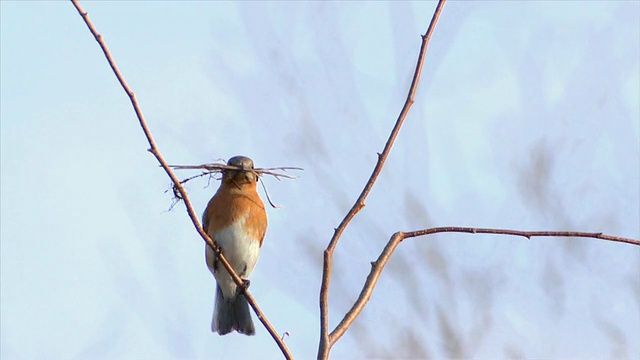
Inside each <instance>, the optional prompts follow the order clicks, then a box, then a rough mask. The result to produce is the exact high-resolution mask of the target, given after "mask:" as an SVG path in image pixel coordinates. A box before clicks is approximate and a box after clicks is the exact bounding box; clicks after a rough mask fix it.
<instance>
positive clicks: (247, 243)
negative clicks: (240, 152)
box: [202, 156, 267, 335]
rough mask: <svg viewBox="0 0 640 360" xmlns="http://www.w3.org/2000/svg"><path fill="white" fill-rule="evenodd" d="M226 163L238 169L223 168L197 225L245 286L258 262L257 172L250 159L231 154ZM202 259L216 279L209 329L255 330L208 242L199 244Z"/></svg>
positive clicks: (261, 214)
mask: <svg viewBox="0 0 640 360" xmlns="http://www.w3.org/2000/svg"><path fill="white" fill-rule="evenodd" d="M227 165H231V166H235V167H237V168H239V169H238V170H231V169H225V170H223V172H222V181H221V183H220V187H219V188H218V190H217V191H216V193H215V195H213V197H212V198H211V200H209V203H208V204H207V207H206V209H205V211H204V213H203V215H202V224H203V229H204V230H205V231H206V232H207V234H208V235H209V237H211V239H213V240H215V242H216V243H217V244H218V245H219V247H220V248H221V251H222V254H223V255H224V257H225V258H226V259H227V260H228V261H229V264H231V266H232V267H233V270H234V271H235V272H236V273H237V274H238V276H240V278H241V279H243V281H244V286H245V288H246V287H248V285H249V280H248V279H247V278H248V276H249V274H251V272H252V271H253V268H254V266H255V265H256V262H257V261H258V255H259V253H260V248H261V246H262V241H263V240H264V236H265V234H266V231H267V213H266V211H265V207H264V203H263V202H262V199H261V198H260V195H258V192H257V190H256V188H257V181H258V174H257V173H256V172H255V171H253V160H251V159H250V158H248V157H246V156H234V157H232V158H231V159H229V161H227ZM205 259H206V263H207V267H208V268H209V271H211V273H212V274H213V276H214V278H215V280H216V296H215V305H214V310H213V319H212V320H211V331H212V332H214V333H215V332H217V333H218V334H219V335H225V334H228V333H230V332H233V331H234V330H235V331H237V332H238V333H240V334H244V335H255V332H256V330H255V327H254V325H253V321H252V319H251V313H250V311H249V303H248V302H247V299H246V298H245V296H244V292H243V290H244V289H240V288H238V286H237V285H236V283H235V282H234V281H233V279H232V278H231V275H229V272H228V271H227V270H226V269H225V268H224V266H223V265H222V264H221V263H220V261H219V260H218V259H217V257H216V253H215V251H214V250H213V249H211V247H210V246H208V245H206V247H205Z"/></svg>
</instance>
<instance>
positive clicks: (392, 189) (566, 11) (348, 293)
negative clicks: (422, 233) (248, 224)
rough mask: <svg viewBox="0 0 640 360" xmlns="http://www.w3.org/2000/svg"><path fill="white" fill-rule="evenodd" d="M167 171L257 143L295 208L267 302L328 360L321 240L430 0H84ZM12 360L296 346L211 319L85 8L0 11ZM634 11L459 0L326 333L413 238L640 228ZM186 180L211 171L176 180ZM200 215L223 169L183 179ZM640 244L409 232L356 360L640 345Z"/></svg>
mask: <svg viewBox="0 0 640 360" xmlns="http://www.w3.org/2000/svg"><path fill="white" fill-rule="evenodd" d="M83 6H84V7H85V10H87V11H88V12H89V16H90V17H91V19H92V20H93V21H94V24H95V25H96V26H97V28H98V30H99V31H100V32H101V33H102V35H103V36H104V38H105V40H106V42H107V44H108V46H109V47H110V49H111V51H112V54H113V55H114V57H115V59H116V62H117V64H118V66H119V67H120V69H121V71H122V72H123V74H124V75H125V77H126V79H127V81H128V82H129V84H130V86H131V87H132V88H133V90H134V91H135V93H136V96H137V97H138V100H139V102H140V105H141V107H142V110H143V112H144V114H145V116H146V118H147V121H148V123H149V126H150V128H151V130H152V132H153V134H154V136H155V138H156V141H157V143H158V146H159V149H160V151H161V152H162V153H163V154H164V156H165V157H166V158H167V160H168V161H169V162H170V163H175V164H199V163H205V162H212V161H214V160H216V159H218V158H229V157H231V156H234V155H237V154H243V155H247V156H250V157H251V158H253V160H254V161H255V163H256V164H257V165H258V166H261V167H270V166H301V167H303V168H304V169H305V171H304V173H302V176H301V178H300V179H298V180H296V181H281V182H278V181H275V180H274V179H266V181H265V182H266V185H267V186H268V189H269V193H270V195H271V196H272V198H273V199H274V201H275V202H276V203H277V204H280V205H282V208H280V209H268V216H269V230H268V232H267V237H266V239H265V243H264V245H263V248H262V251H261V258H260V260H259V262H258V265H257V266H256V269H255V271H254V274H253V275H252V277H251V280H252V282H251V291H252V293H253V294H254V296H255V297H256V299H257V300H258V301H259V304H260V305H261V307H262V309H263V310H264V312H265V314H266V315H267V316H268V317H269V319H270V321H271V322H272V323H273V325H274V326H275V327H276V328H277V329H278V330H279V331H280V332H285V331H287V332H289V333H290V336H289V337H287V339H286V342H287V344H288V346H289V347H290V349H291V351H292V352H293V354H294V355H295V356H296V357H297V358H301V359H303V358H310V357H314V356H315V354H316V349H317V343H318V334H319V320H318V288H319V283H320V275H321V260H322V250H323V249H324V247H326V244H327V243H328V241H329V239H330V237H331V235H332V229H333V228H334V227H336V226H337V225H338V223H339V222H340V220H341V219H342V217H343V216H344V214H345V213H346V211H347V210H348V209H349V207H350V206H351V205H352V204H353V202H354V201H355V199H356V197H357V196H358V194H359V193H360V191H361V189H362V186H363V185H364V183H365V182H366V179H367V178H368V176H369V174H370V172H371V169H372V168H373V166H374V164H375V161H376V152H379V151H381V150H382V148H383V145H384V142H385V141H386V138H387V136H388V133H389V131H390V130H391V127H392V126H393V123H394V121H395V118H396V116H397V114H398V112H399V111H400V108H401V106H402V103H403V101H404V98H405V96H406V92H407V89H408V86H409V83H410V79H411V75H412V72H413V67H414V65H415V59H416V56H417V54H418V50H419V46H420V34H422V33H424V31H425V30H426V28H427V26H428V23H429V20H430V18H431V14H432V12H433V9H434V8H435V2H390V3H386V2H370V3H366V2H348V3H338V2H330V3H320V2H309V3H307V2H277V3H263V2H238V3H236V2H180V3H178V2H130V3H129V2H84V3H83ZM0 10H1V20H2V21H1V25H0V26H1V27H0V30H1V32H0V36H1V56H2V57H1V62H0V69H1V80H2V81H1V84H0V90H1V107H0V115H1V122H0V126H1V129H0V130H1V131H0V136H1V137H0V140H1V142H0V150H1V152H0V156H1V158H0V159H1V162H0V166H1V168H0V169H1V182H0V185H1V193H0V195H1V207H0V216H1V217H0V220H1V227H0V234H1V251H0V254H1V255H0V260H1V261H0V270H1V272H0V279H1V283H0V290H1V292H0V305H1V329H0V330H1V333H0V340H1V349H0V356H1V357H2V358H3V359H39V358H48V359H99V358H104V359H141V358H145V359H150V358H151V359H175V358H193V359H196V358H212V357H213V358H239V359H251V358H278V357H279V356H280V354H279V351H278V349H277V347H276V346H275V344H274V343H273V341H272V340H271V339H270V337H269V336H268V334H267V333H266V331H265V330H264V329H263V328H261V327H258V329H257V334H256V336H255V337H251V338H248V337H244V336H240V335H235V334H234V335H229V336H225V337H219V336H217V335H214V334H211V333H210V330H209V323H210V320H211V312H212V310H213V297H214V289H215V283H214V280H213V278H212V277H211V275H210V274H209V272H208V270H207V268H206V266H205V264H204V244H203V242H202V240H201V239H200V238H199V236H198V235H197V233H196V232H195V231H194V229H193V227H192V225H191V223H190V221H189V219H188V217H187V216H186V214H185V212H184V210H183V207H182V206H181V205H180V206H176V207H175V208H174V209H173V210H172V211H167V210H168V208H169V206H170V205H171V200H172V199H171V194H170V193H165V190H166V189H168V187H169V180H168V178H167V177H166V175H165V174H164V173H163V172H162V171H161V169H159V168H158V166H157V164H156V162H155V160H154V158H153V157H152V156H151V155H150V154H149V153H148V152H147V151H146V149H147V147H148V145H147V144H146V141H145V138H144V136H143V134H142V132H141V130H140V128H139V126H138V124H137V121H136V118H135V115H134V112H133V111H132V109H131V107H130V104H129V102H128V98H127V97H126V95H125V94H124V92H123V91H122V89H121V88H120V86H119V84H118V83H117V81H116V79H115V77H114V76H113V74H112V73H111V70H110V69H109V67H108V65H107V63H106V61H105V59H104V57H103V55H102V53H101V51H100V50H99V48H98V45H97V43H96V42H95V41H94V39H93V38H92V37H91V35H90V34H89V32H88V30H87V29H86V27H85V25H84V23H83V22H82V19H81V18H80V17H79V16H78V14H77V13H76V11H75V9H74V8H73V6H72V5H71V3H69V2H18V1H2V2H0ZM639 29H640V3H639V2H637V1H620V2H616V1H608V2H604V1H603V2H598V1H593V2H571V1H564V2H534V1H526V2H524V1H523V2H516V1H514V2H482V1H479V2H450V3H448V4H447V5H446V6H445V9H444V12H443V14H442V17H441V19H440V23H439V24H438V27H437V29H436V33H435V35H434V37H433V39H432V42H431V45H430V48H429V52H428V54H427V59H426V62H425V67H424V72H423V76H422V81H421V83H420V87H419V90H418V93H417V95H416V99H415V100H416V102H415V104H414V106H413V108H412V110H411V112H410V114H409V116H408V118H407V121H406V123H405V125H404V127H403V129H402V131H401V133H400V135H399V137H398V139H397V143H396V145H395V147H394V149H393V151H392V153H391V155H390V157H389V159H388V162H387V165H386V166H385V168H384V170H383V173H382V175H381V177H380V179H379V181H378V183H377V184H376V186H375V187H374V189H373V191H372V193H371V195H370V197H369V199H368V201H367V206H366V207H365V209H364V210H363V211H362V212H361V213H360V214H359V215H358V217H357V218H356V219H355V220H354V221H353V223H352V225H351V227H350V228H349V229H348V230H347V231H346V232H345V234H344V235H343V239H342V242H341V243H340V245H339V246H338V249H337V251H336V254H335V268H334V275H333V278H332V283H331V285H332V288H331V293H330V303H331V308H330V322H331V324H332V326H335V324H337V323H338V322H339V320H340V319H341V316H342V315H343V314H344V313H345V311H346V310H347V309H348V308H349V307H350V304H351V303H352V302H353V300H354V299H355V297H356V296H357V294H358V293H359V290H360V288H361V286H362V284H363V282H364V279H365V277H366V274H367V273H368V271H369V266H370V265H369V263H370V261H372V260H374V259H375V258H376V257H377V255H378V254H379V252H380V251H381V249H382V247H383V246H384V244H385V243H386V241H387V240H388V239H389V237H390V236H391V235H392V234H393V233H394V232H396V231H399V230H405V231H409V230H417V229H422V228H428V227H438V226H477V227H495V228H512V229H522V230H581V231H594V232H604V233H607V234H611V235H618V236H625V237H632V238H635V239H638V238H640V100H639V99H640V65H639V64H640V30H639ZM180 175H181V176H182V177H187V176H189V175H190V173H181V174H180ZM187 188H188V191H189V193H190V196H191V199H192V201H193V203H194V206H195V207H196V210H197V211H199V212H200V211H202V210H203V209H204V206H205V205H206V202H207V201H208V199H209V198H210V197H211V196H212V194H213V193H214V192H215V189H216V188H217V184H211V185H210V186H209V187H206V182H204V181H203V182H200V183H197V182H191V183H189V185H188V186H187ZM638 339H640V249H638V248H637V247H633V246H630V245H623V244H616V243H610V242H605V241H598V240H593V239H560V238H539V239H532V240H530V241H527V240H523V239H520V238H511V237H495V236H480V235H475V236H472V235H466V234H441V235H436V236H430V237H425V238H417V239H412V240H408V241H405V242H404V243H403V244H402V245H401V246H400V247H399V248H398V250H397V252H396V254H395V255H394V258H393V259H392V260H391V261H390V263H389V265H388V268H387V269H386V271H385V273H384V274H383V275H382V277H381V279H380V282H379V283H378V287H377V288H376V290H375V292H374V294H373V296H372V298H371V301H370V302H369V304H368V306H367V308H366V309H365V310H364V311H363V313H362V315H361V317H360V318H358V320H357V321H356V322H355V323H354V326H353V328H352V329H351V330H350V331H349V332H347V334H346V335H345V336H344V338H342V339H341V340H340V342H339V343H338V344H337V345H336V346H335V347H334V349H333V352H332V355H333V357H334V358H337V359H342V358H344V359H348V358H389V357H395V358H397V357H403V358H424V357H431V358H510V357H527V358H563V357H564V358H566V357H572V358H638V357H639V356H640V342H639V341H638Z"/></svg>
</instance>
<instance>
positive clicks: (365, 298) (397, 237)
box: [329, 227, 640, 342]
mask: <svg viewBox="0 0 640 360" xmlns="http://www.w3.org/2000/svg"><path fill="white" fill-rule="evenodd" d="M444 232H455V233H469V234H494V235H511V236H522V237H525V238H527V239H531V238H532V237H543V236H553V237H580V238H594V239H602V240H608V241H614V242H622V243H627V244H632V245H638V246H640V240H634V239H628V238H622V237H617V236H611V235H604V234H602V233H588V232H574V231H521V230H507V229H483V228H468V227H439V228H431V229H424V230H417V231H411V232H397V233H395V234H393V236H391V238H390V239H389V242H387V245H386V246H385V247H384V249H383V250H382V252H381V253H380V256H378V258H377V259H376V261H374V262H372V263H371V271H370V272H369V275H367V280H366V281H365V283H364V286H363V287H362V291H360V295H359V296H358V298H357V299H356V301H355V302H354V303H353V306H352V307H351V309H349V311H348V312H347V313H346V314H345V316H344V317H343V318H342V320H341V321H340V323H339V324H338V326H336V328H335V329H334V330H333V331H332V332H331V334H330V335H329V338H330V339H331V340H332V341H334V342H335V341H336V340H338V339H339V338H340V337H341V336H342V335H343V334H344V333H345V331H347V329H348V328H349V326H351V324H352V323H353V321H354V320H355V319H356V318H357V317H358V315H360V313H361V312H362V310H363V309H364V306H365V305H366V304H367V302H369V299H370V298H371V294H372V293H373V289H374V288H375V286H376V283H377V282H378V278H379V277H380V274H381V273H382V270H383V269H384V267H385V266H386V265H387V262H388V261H389V259H390V258H391V255H392V254H393V252H394V251H395V250H396V248H397V247H398V245H399V244H400V243H401V242H402V241H403V240H405V239H409V238H414V237H419V236H425V235H431V234H436V233H444Z"/></svg>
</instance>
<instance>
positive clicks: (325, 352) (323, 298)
mask: <svg viewBox="0 0 640 360" xmlns="http://www.w3.org/2000/svg"><path fill="white" fill-rule="evenodd" d="M444 3H445V0H440V1H439V2H438V5H437V7H436V9H435V11H434V13H433V17H432V18H431V23H430V24H429V28H428V29H427V32H426V33H425V34H424V35H423V36H422V45H421V47H420V54H419V55H418V60H417V63H416V69H415V71H414V73H413V80H412V81H411V87H410V88H409V93H408V94H407V99H406V101H405V103H404V106H403V107H402V111H400V114H399V115H398V119H397V120H396V123H395V125H394V127H393V130H392V131H391V134H390V135H389V138H388V140H387V143H386V144H385V146H384V150H383V151H382V153H381V154H378V162H377V163H376V166H375V167H374V169H373V172H372V173H371V176H370V177H369V180H368V181H367V184H366V185H365V186H364V189H363V190H362V193H361V194H360V196H359V197H358V199H357V200H356V202H355V203H354V204H353V207H352V208H351V210H349V212H348V213H347V215H346V216H345V217H344V219H343V220H342V222H341V223H340V225H339V226H338V227H337V228H336V229H335V231H334V234H333V237H332V238H331V241H330V242H329V245H328V246H327V248H326V249H325V251H324V258H323V266H322V284H321V285H320V344H319V346H318V359H327V358H328V357H329V352H330V350H331V347H332V346H333V344H335V342H336V341H337V340H338V338H339V337H340V336H330V335H329V282H330V279H331V264H332V260H333V251H334V249H335V247H336V245H337V244H338V240H339V239H340V236H342V233H343V231H344V229H345V228H346V226H347V225H348V224H349V222H351V220H352V219H353V217H354V216H355V215H356V214H357V213H358V212H359V211H360V210H361V209H362V208H363V207H364V200H365V199H366V198H367V196H368V195H369V192H370V191H371V188H372V187H373V184H374V183H375V182H376V180H377V178H378V176H379V175H380V171H381V170H382V167H383V165H384V163H385V161H386V159H387V156H388V155H389V152H390V151H391V147H392V146H393V143H394V142H395V139H396V137H397V136H398V132H399V131H400V127H401V126H402V124H403V122H404V119H405V118H406V116H407V114H408V113H409V109H410V108H411V105H413V102H414V100H413V98H414V95H415V93H416V90H417V88H418V83H419V81H420V74H421V73H422V64H423V63H424V58H425V54H426V52H427V46H428V45H429V40H430V39H431V35H432V34H433V30H434V29H435V26H436V23H437V22H438V18H439V17H440V13H441V12H442V8H443V6H444ZM349 325H350V323H347V324H346V326H345V327H344V329H345V330H346V328H348V327H349ZM334 332H335V331H334ZM343 333H344V331H343ZM332 334H333V333H332ZM340 335H341V334H340Z"/></svg>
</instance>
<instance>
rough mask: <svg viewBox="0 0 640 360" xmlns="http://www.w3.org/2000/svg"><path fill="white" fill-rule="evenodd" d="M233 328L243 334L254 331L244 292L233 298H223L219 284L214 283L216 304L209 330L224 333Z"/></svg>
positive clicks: (249, 333) (252, 333) (250, 333)
mask: <svg viewBox="0 0 640 360" xmlns="http://www.w3.org/2000/svg"><path fill="white" fill-rule="evenodd" d="M233 330H236V331H237V332H239V333H241V334H245V335H254V334H255V333H256V329H255V327H254V326H253V320H251V312H250V311H249V303H248V302H247V299H246V298H245V297H244V294H238V295H237V296H236V297H235V298H234V299H225V298H224V295H222V290H221V289H220V286H218V285H217V284H216V305H215V307H214V309H213V320H212V321H211V331H213V332H217V333H218V334H220V335H225V334H228V333H230V332H232V331H233Z"/></svg>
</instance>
